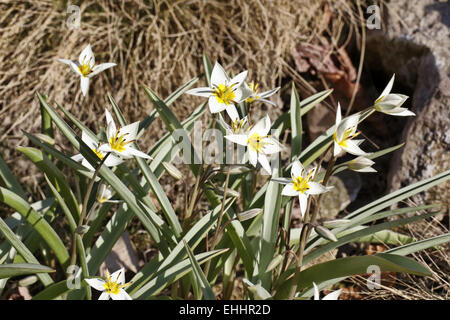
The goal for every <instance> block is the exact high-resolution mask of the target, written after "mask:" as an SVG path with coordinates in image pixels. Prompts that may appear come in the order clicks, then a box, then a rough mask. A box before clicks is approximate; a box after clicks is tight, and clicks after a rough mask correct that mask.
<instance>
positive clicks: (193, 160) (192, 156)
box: [144, 86, 201, 175]
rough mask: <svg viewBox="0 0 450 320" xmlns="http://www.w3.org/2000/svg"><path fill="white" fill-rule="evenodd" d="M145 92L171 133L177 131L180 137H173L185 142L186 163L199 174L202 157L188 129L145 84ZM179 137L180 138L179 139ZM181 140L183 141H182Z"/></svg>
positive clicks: (184, 155) (184, 154)
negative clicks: (198, 153)
mask: <svg viewBox="0 0 450 320" xmlns="http://www.w3.org/2000/svg"><path fill="white" fill-rule="evenodd" d="M144 90H145V93H146V94H147V96H148V97H149V99H150V101H151V102H152V103H153V105H154V106H155V108H156V110H157V111H158V113H159V115H160V117H161V119H162V120H163V122H164V123H165V125H166V126H167V128H168V129H169V131H170V132H171V133H174V132H176V133H177V134H178V135H179V137H173V138H174V139H175V140H178V142H181V143H182V144H183V151H184V152H183V157H184V161H185V163H187V164H189V166H190V167H191V170H192V172H193V173H194V174H195V175H197V172H198V169H199V165H198V164H199V163H200V161H201V160H200V159H199V158H198V156H197V154H196V152H195V149H194V147H193V145H192V143H191V140H190V138H189V135H188V133H187V131H186V130H185V129H184V128H183V126H182V125H181V123H180V122H179V121H178V119H177V118H176V117H175V115H174V114H173V113H172V111H171V110H170V109H169V108H168V107H167V106H166V105H165V104H164V102H163V101H162V100H161V99H160V98H159V97H158V96H157V95H156V94H155V93H154V92H153V91H151V90H150V89H149V88H147V87H145V86H144ZM177 138H178V139H177ZM180 140H181V141H180Z"/></svg>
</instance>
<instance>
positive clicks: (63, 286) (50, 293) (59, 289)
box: [31, 280, 73, 300]
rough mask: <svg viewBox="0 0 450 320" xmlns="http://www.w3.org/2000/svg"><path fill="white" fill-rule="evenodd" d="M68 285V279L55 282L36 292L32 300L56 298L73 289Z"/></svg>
mask: <svg viewBox="0 0 450 320" xmlns="http://www.w3.org/2000/svg"><path fill="white" fill-rule="evenodd" d="M72 290H73V289H69V288H68V287H67V280H62V281H60V282H57V283H54V284H52V285H50V286H48V287H47V288H45V289H44V290H42V291H40V292H39V293H38V294H36V295H35V296H34V297H33V298H32V299H31V300H56V299H57V298H58V297H60V296H61V295H63V294H65V293H68V292H70V291H72Z"/></svg>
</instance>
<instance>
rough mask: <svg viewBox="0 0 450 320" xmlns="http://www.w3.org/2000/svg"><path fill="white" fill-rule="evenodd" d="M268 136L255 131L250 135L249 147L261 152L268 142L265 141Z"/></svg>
mask: <svg viewBox="0 0 450 320" xmlns="http://www.w3.org/2000/svg"><path fill="white" fill-rule="evenodd" d="M267 137H268V136H263V137H262V136H260V135H259V134H258V133H256V132H255V133H253V134H252V135H251V136H250V137H248V140H247V144H248V146H249V148H250V149H251V150H253V151H257V152H261V151H262V149H263V147H264V146H265V145H267V144H268V142H267V141H264V139H265V138H267Z"/></svg>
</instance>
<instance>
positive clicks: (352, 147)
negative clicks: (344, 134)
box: [342, 140, 367, 156]
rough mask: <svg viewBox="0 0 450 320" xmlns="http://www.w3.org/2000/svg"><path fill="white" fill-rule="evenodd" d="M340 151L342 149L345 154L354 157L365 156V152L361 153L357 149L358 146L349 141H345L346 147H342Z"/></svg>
mask: <svg viewBox="0 0 450 320" xmlns="http://www.w3.org/2000/svg"><path fill="white" fill-rule="evenodd" d="M342 149H344V150H345V151H346V152H348V153H351V154H353V155H355V156H364V155H367V153H366V152H364V151H362V150H361V149H360V148H359V147H358V145H357V144H356V143H355V142H353V141H351V140H348V141H347V147H345V148H344V147H342Z"/></svg>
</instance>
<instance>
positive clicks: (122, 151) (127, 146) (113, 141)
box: [100, 109, 152, 159]
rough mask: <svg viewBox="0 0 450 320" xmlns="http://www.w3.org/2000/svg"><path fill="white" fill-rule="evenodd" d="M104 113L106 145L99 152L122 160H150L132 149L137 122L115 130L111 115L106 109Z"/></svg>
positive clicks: (137, 127) (145, 155)
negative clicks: (136, 158)
mask: <svg viewBox="0 0 450 320" xmlns="http://www.w3.org/2000/svg"><path fill="white" fill-rule="evenodd" d="M105 113H106V138H107V139H108V143H106V144H103V145H102V146H101V147H100V151H103V152H111V153H114V154H115V155H117V156H120V157H121V158H124V159H131V158H133V157H140V158H145V159H152V157H150V156H149V155H147V154H145V153H144V152H141V151H139V150H137V149H135V148H133V147H132V144H133V143H134V142H135V141H136V136H137V133H138V129H139V121H136V122H134V123H132V124H129V125H126V126H124V127H122V128H120V127H119V128H117V127H116V123H115V122H114V119H113V117H112V115H111V113H109V111H108V110H107V109H105Z"/></svg>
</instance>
